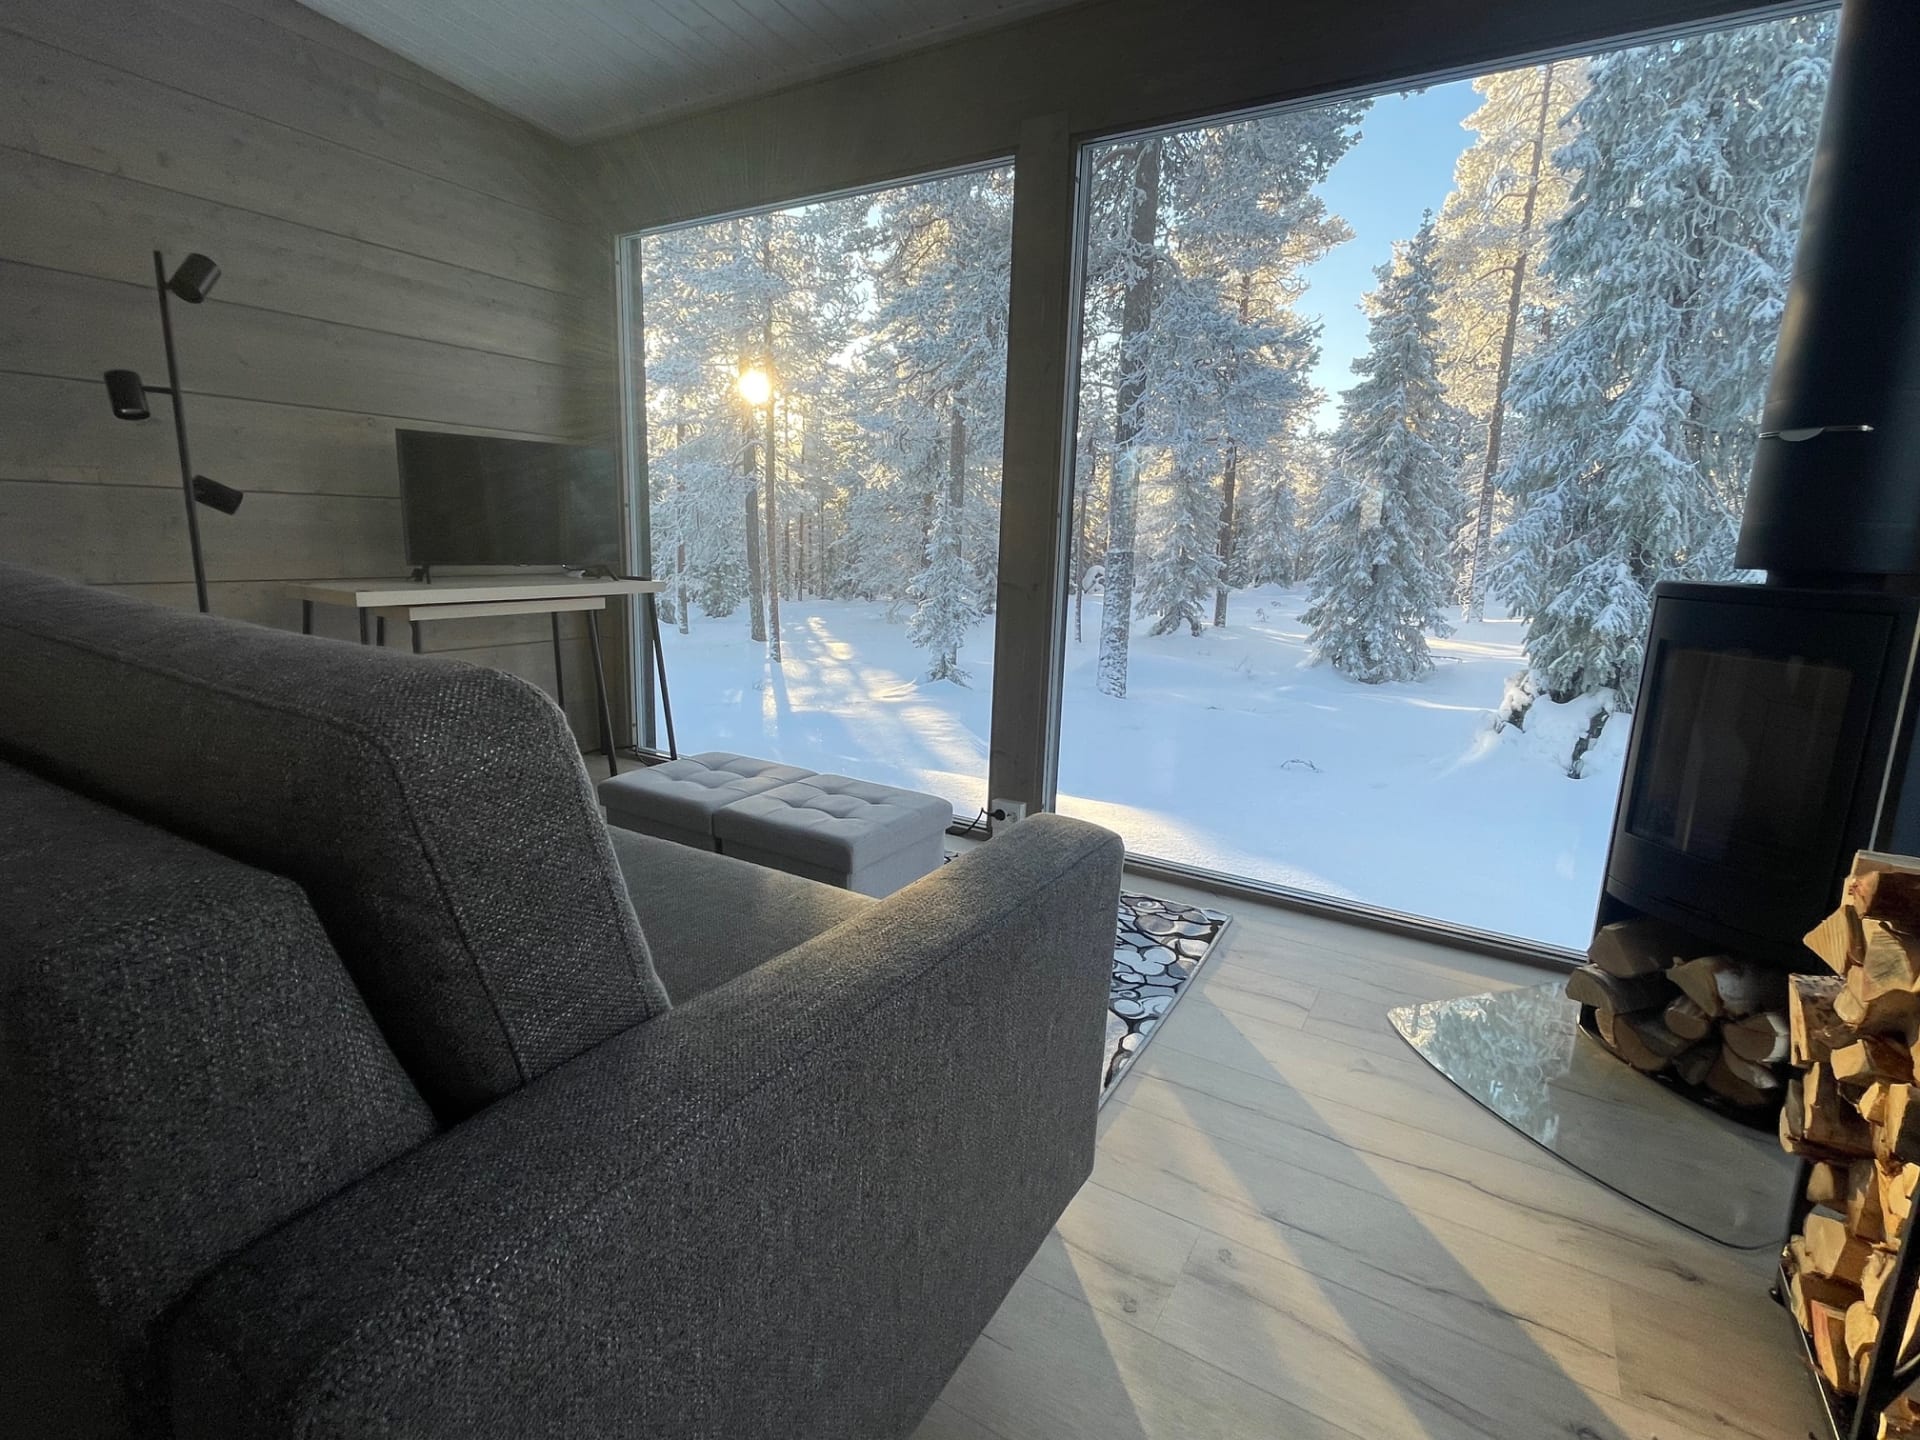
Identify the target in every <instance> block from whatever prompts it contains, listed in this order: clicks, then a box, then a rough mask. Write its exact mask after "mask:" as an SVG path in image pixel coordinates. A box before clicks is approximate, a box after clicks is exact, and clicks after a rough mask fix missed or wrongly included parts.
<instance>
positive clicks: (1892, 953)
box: [1859, 920, 1920, 995]
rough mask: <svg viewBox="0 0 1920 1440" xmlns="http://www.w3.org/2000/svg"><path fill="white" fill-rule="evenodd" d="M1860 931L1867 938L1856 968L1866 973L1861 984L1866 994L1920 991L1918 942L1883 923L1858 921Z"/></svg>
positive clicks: (1878, 921) (1919, 949)
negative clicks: (1865, 947)
mask: <svg viewBox="0 0 1920 1440" xmlns="http://www.w3.org/2000/svg"><path fill="white" fill-rule="evenodd" d="M1860 928H1861V929H1862V930H1863V931H1864V932H1865V934H1866V937H1867V951H1866V954H1865V955H1863V956H1861V958H1860V967H1859V968H1860V969H1861V970H1863V971H1864V972H1866V976H1867V978H1866V980H1865V981H1863V982H1862V983H1863V984H1864V985H1865V987H1866V989H1867V993H1868V994H1869V995H1872V994H1877V993H1879V992H1880V991H1882V990H1913V989H1917V988H1920V939H1916V938H1915V937H1914V936H1911V935H1908V934H1907V933H1906V932H1905V931H1903V930H1896V929H1895V928H1894V927H1893V926H1891V925H1889V924H1888V923H1887V922H1886V921H1884V920H1862V921H1861V922H1860Z"/></svg>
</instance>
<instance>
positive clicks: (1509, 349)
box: [1466, 64, 1554, 620]
mask: <svg viewBox="0 0 1920 1440" xmlns="http://www.w3.org/2000/svg"><path fill="white" fill-rule="evenodd" d="M1553 70H1554V67H1553V65H1551V64H1549V65H1548V66H1547V67H1546V68H1545V70H1544V71H1543V72H1542V73H1541V76H1540V112H1539V115H1538V117H1537V119H1536V120H1535V123H1534V131H1533V155H1532V158H1531V159H1530V160H1529V162H1528V166H1527V197H1526V202H1525V207H1524V208H1523V209H1522V211H1521V214H1520V236H1519V238H1518V239H1517V240H1516V241H1515V242H1514V251H1513V276H1512V279H1511V280H1510V282H1509V283H1508V285H1507V323H1506V328H1505V329H1504V330H1502V331H1501V334H1500V363H1499V366H1498V368H1497V369H1496V370H1495V371H1494V377H1493V414H1492V415H1491V416H1490V417H1489V418H1488V420H1487V463H1486V467H1485V468H1484V469H1483V470H1482V471H1481V472H1480V494H1479V497H1478V499H1477V501H1476V503H1475V510H1474V517H1473V549H1472V551H1471V552H1470V553H1469V555H1468V556H1467V613H1466V618H1467V619H1469V620H1479V619H1482V618H1484V616H1485V615H1486V613H1487V556H1488V552H1489V551H1490V550H1491V549H1492V545H1493V498H1494V482H1495V480H1497V479H1498V478H1499V475H1500V447H1501V443H1502V439H1503V436H1504V432H1505V430H1506V420H1507V387H1508V385H1509V384H1510V383H1511V382H1512V380H1513V351H1514V342H1515V340H1516V338H1517V337H1518V336H1519V333H1520V309H1521V305H1522V303H1523V301H1524V300H1525V297H1526V288H1527V263H1528V261H1529V260H1530V259H1531V258H1532V255H1531V252H1532V249H1533V217H1534V212H1535V210H1536V209H1537V208H1538V206H1539V203H1540V171H1541V168H1542V166H1543V165H1544V163H1545V160H1546V153H1547V121H1548V119H1549V118H1550V116H1551V114H1552V107H1553Z"/></svg>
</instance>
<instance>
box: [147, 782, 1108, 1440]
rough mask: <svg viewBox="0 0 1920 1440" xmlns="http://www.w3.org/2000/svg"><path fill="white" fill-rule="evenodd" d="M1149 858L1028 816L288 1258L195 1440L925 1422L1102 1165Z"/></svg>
mask: <svg viewBox="0 0 1920 1440" xmlns="http://www.w3.org/2000/svg"><path fill="white" fill-rule="evenodd" d="M1120 862H1121V848H1120V842H1119V840H1118V839H1117V838H1116V837H1114V836H1113V835H1111V834H1109V833H1107V832H1105V831H1103V830H1099V829H1096V828H1095V827H1092V826H1088V825H1082V824H1078V823H1076V822H1074V821H1070V820H1063V819H1060V818H1057V817H1053V816H1040V817H1036V818H1034V819H1031V820H1028V821H1025V822H1023V823H1022V824H1020V825H1019V826H1016V827H1015V828H1014V829H1012V830H1010V831H1008V832H1007V833H1006V834H1005V835H1002V836H999V837H996V838H995V839H994V840H993V841H992V842H990V843H989V844H986V845H983V846H981V847H979V848H978V849H977V850H974V851H971V852H969V853H968V854H966V855H964V856H962V857H961V858H960V859H959V860H958V861H956V862H955V863H954V864H952V865H949V866H946V867H944V868H943V869H942V871H941V872H940V873H938V874H935V875H932V876H929V877H928V878H926V879H925V880H922V881H920V882H919V883H918V884H915V885H912V886H909V887H908V888H907V889H905V890H902V891H900V892H899V893H898V894H896V895H894V896H892V897H891V898H889V899H887V900H884V901H881V902H878V903H876V904H873V905H869V906H866V907H864V908H863V909H862V910H861V911H860V912H859V913H858V914H857V915H855V916H854V917H853V918H852V919H849V920H847V921H845V922H844V923H842V924H840V925H838V926H836V927H835V928H834V929H832V930H829V931H827V932H826V933H825V934H823V935H820V936H817V937H816V938H814V939H813V940H810V941H808V942H807V943H806V944H804V945H801V946H799V947H798V948H796V949H794V950H790V951H788V952H787V953H786V954H784V955H781V956H779V957H777V958H776V959H773V960H770V961H768V962H767V963H766V964H764V965H762V966H760V967H759V968H757V969H755V970H753V971H750V972H749V973H747V974H745V975H742V976H740V977H739V978H738V979H736V980H734V981H733V982H732V983H731V984H727V985H722V986H720V987H718V988H717V989H713V990H709V991H707V992H706V993H705V994H702V995H700V996H697V997H696V998H694V999H692V1000H690V1001H688V1002H687V1003H685V1004H683V1005H677V1006H675V1007H674V1009H673V1010H672V1011H671V1012H670V1013H669V1014H667V1015H666V1016H664V1017H663V1018H661V1019H659V1020H656V1021H654V1022H652V1023H651V1024H648V1025H644V1026H641V1027H639V1028H638V1029H635V1030H633V1031H630V1032H629V1033H627V1034H624V1035H621V1036H619V1037H617V1038H615V1039H613V1040H610V1041H608V1042H607V1043H606V1044H604V1045H602V1046H600V1047H599V1048H598V1049H596V1050H594V1051H593V1052H592V1053H590V1054H587V1055H583V1056H581V1057H580V1058H579V1059H577V1060H574V1061H572V1062H570V1063H568V1064H567V1065H564V1066H562V1067H560V1068H559V1069H558V1070H556V1071H554V1072H553V1073H552V1074H549V1075H547V1076H545V1077H543V1078H542V1079H541V1080H540V1081H538V1082H536V1083H535V1084H533V1085H530V1086H528V1087H527V1088H526V1089H525V1090H524V1091H522V1092H521V1093H520V1094H518V1095H515V1096H512V1097H510V1098H508V1099H506V1100H503V1101H501V1102H500V1103H498V1104H496V1105H493V1106H490V1107H489V1108H488V1109H487V1110H485V1111H484V1112H482V1113H481V1114H479V1115H477V1116H475V1117H473V1118H472V1119H470V1120H468V1121H466V1122H465V1123H463V1124H461V1125H459V1126H457V1127H455V1128H454V1129H453V1130H452V1131H450V1132H448V1133H447V1134H445V1135H443V1136H441V1137H439V1138H438V1139H436V1140H435V1141H433V1142H432V1143H431V1144H429V1145H427V1146H424V1147H423V1148H421V1149H420V1150H417V1151H415V1152H414V1153H412V1154H410V1155H408V1156H405V1157H403V1158H402V1159H400V1160H398V1161H396V1162H395V1163H394V1164H392V1165H390V1166H388V1167H386V1168H385V1169H384V1170H381V1171H380V1172H379V1173H377V1174H375V1175H373V1176H371V1177H369V1178H368V1179H367V1180H366V1181H364V1182H363V1183H362V1184H360V1185H358V1186H355V1187H354V1188H353V1189H352V1190H350V1191H348V1192H346V1193H345V1194H343V1195H341V1196H339V1197H337V1198H336V1199H335V1200H332V1201H330V1202H328V1203H327V1204H325V1205H323V1206H321V1207H319V1208H318V1209H317V1210H314V1211H312V1212H310V1213H309V1214H306V1215H303V1216H301V1217H300V1218H299V1219H297V1220H295V1221H294V1222H293V1223H292V1224H290V1225H288V1226H285V1227H284V1228H282V1229H281V1230H279V1231H278V1232H276V1233H275V1234H273V1235H271V1236H268V1237H267V1238H266V1239H264V1240H262V1241H261V1242H260V1243H259V1244H258V1245H255V1246H253V1247H252V1248H251V1249H250V1250H248V1251H247V1253H246V1254H245V1255H243V1256H241V1257H240V1258H239V1259H237V1260H236V1261H234V1262H233V1263H231V1264H229V1265H228V1266H226V1267H224V1268H223V1269H222V1270H221V1271H220V1272H219V1273H218V1274H216V1275H215V1276H213V1277H212V1278H211V1279H210V1280H209V1281H208V1282H207V1283H206V1284H205V1285H203V1286H202V1287H201V1288H200V1289H199V1290H198V1291H197V1292H196V1293H195V1295H194V1296H193V1298H192V1299H191V1300H190V1301H189V1303H188V1304H187V1306H186V1307H185V1309H184V1310H183V1311H182V1313H181V1314H180V1316H179V1318H178V1320H177V1322H176V1324H175V1326H174V1329H173V1332H172V1338H171V1347H170V1364H169V1372H170V1375H171V1379H172V1394H173V1397H174V1404H175V1413H174V1424H175V1428H176V1431H177V1433H178V1435H180V1436H181V1437H183V1440H199V1437H207V1440H212V1437H219V1440H246V1437H266V1436H275V1437H279V1436H285V1435H289V1434H293V1435H305V1436H347V1435H370V1434H381V1435H405V1436H408V1437H412V1440H436V1437H447V1440H452V1437H462V1440H467V1437H480V1440H491V1437H500V1440H506V1437H512V1440H547V1437H552V1440H559V1437H563V1436H564V1437H568V1440H593V1437H602V1436H606V1437H613V1436H636V1435H645V1436H650V1437H670V1440H708V1437H711V1440H776V1437H777V1440H790V1437H795V1436H808V1437H816V1436H832V1437H836V1440H880V1437H898V1436H901V1435H905V1434H907V1433H908V1432H909V1431H910V1430H911V1429H912V1428H913V1426H914V1424H915V1422H916V1421H917V1420H918V1419H919V1418H920V1416H921V1415H922V1414H923V1413H924V1412H925V1410H926V1409H927V1407H928V1406H929V1405H930V1404H931V1403H932V1401H933V1399H934V1397H935V1396H936V1395H937V1394H938V1392H939V1390H940V1387H941V1385H942V1384H943V1383H944V1382H945V1381H946V1379H947V1378H948V1377H949V1375H950V1374H951V1373H952V1371H953V1370H954V1369H955V1367H956V1366H957V1365H958V1364H959V1362H960V1360H961V1358H962V1357H963V1356H964V1355H965V1353H966V1351H967V1348H968V1346H969V1345H970V1344H971V1343H972V1342H973V1340H974V1339H975V1337H976V1336H977V1335H978V1334H979V1333H980V1331H981V1329H982V1328H983V1327H984V1326H985V1324H986V1322H987V1320H988V1319H989V1317H990V1316H991V1315H992V1314H993V1311H994V1309H995V1307H996V1306H997V1305H998V1304H999V1303H1000V1301H1001V1300H1002V1299H1003V1298H1004V1297H1005V1295H1006V1293H1007V1291H1008V1289H1009V1288H1010V1287H1011V1285H1012V1283H1013V1281H1014V1280H1015V1278H1016V1277H1017V1276H1018V1275H1019V1274H1020V1271H1021V1270H1022V1268H1023V1267H1024V1266H1025V1265H1026V1264H1027V1262H1028V1261H1029V1260H1030V1259H1031V1258H1032V1256H1033V1254H1034V1252H1035V1250H1036V1249H1037V1248H1038V1246H1039V1244H1040V1242H1041V1241H1042V1240H1043V1239H1044V1238H1045V1237H1046V1234H1047V1231H1048V1229H1049V1227H1050V1226H1051V1225H1052V1224H1053V1222H1054V1221H1055V1220H1056V1219H1057V1218H1058V1216H1059V1214H1060V1211H1061V1210H1062V1209H1063V1208H1064V1207H1065V1205H1066V1203H1067V1201H1068V1200H1069V1199H1070V1198H1071V1197H1072V1196H1073V1194H1074V1192H1075V1191H1076V1190H1077V1189H1078V1188H1079V1186H1080V1184H1081V1182H1082V1181H1083V1180H1084V1179H1085V1177H1086V1175H1087V1174H1088V1172H1089V1170H1090V1169H1091V1166H1092V1161H1093V1143H1094V1116H1095V1108H1094V1107H1095V1098H1096V1092H1097V1089H1098V1086H1099V1079H1100V1057H1101V1040H1102V1034H1103V1024H1104V1020H1103V1017H1104V1014H1105V1001H1106V994H1107V985H1108V978H1109V972H1110V971H1111V969H1112V949H1113V916H1114V912H1115V908H1116V906H1117V903H1118V895H1119V882H1120Z"/></svg>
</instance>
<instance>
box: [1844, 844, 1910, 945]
mask: <svg viewBox="0 0 1920 1440" xmlns="http://www.w3.org/2000/svg"><path fill="white" fill-rule="evenodd" d="M1845 890H1846V897H1847V899H1848V900H1849V901H1851V902H1852V904H1853V907H1854V909H1856V910H1858V911H1859V912H1860V913H1861V914H1862V915H1863V916H1872V917H1873V918H1874V919H1876V920H1884V921H1886V922H1887V923H1888V924H1889V925H1894V926H1897V927H1898V928H1900V929H1902V930H1916V931H1920V859H1916V858H1915V857H1914V856H1911V855H1889V854H1887V853H1886V852H1885V851H1882V850H1862V851H1860V853H1859V854H1857V855H1855V856H1854V857H1853V869H1852V872H1851V873H1850V874H1849V875H1848V876H1847V883H1846V886H1845Z"/></svg>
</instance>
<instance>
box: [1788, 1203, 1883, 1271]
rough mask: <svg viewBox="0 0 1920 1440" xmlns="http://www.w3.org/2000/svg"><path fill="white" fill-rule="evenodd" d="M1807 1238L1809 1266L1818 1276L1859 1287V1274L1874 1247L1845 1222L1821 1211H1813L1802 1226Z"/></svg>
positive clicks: (1803, 1235) (1803, 1236)
mask: <svg viewBox="0 0 1920 1440" xmlns="http://www.w3.org/2000/svg"><path fill="white" fill-rule="evenodd" d="M1800 1233H1801V1236H1802V1238H1804V1239H1805V1240H1806V1242H1807V1243H1806V1262H1807V1268H1808V1269H1809V1270H1810V1271H1812V1272H1813V1273H1814V1274H1816V1275H1825V1276H1827V1277H1829V1278H1830V1279H1834V1280H1839V1281H1843V1282H1845V1283H1846V1284H1848V1285H1851V1286H1853V1287H1854V1288H1855V1289H1856V1290H1857V1289H1859V1288H1860V1275H1861V1272H1862V1271H1863V1270H1864V1269H1865V1268H1866V1264H1867V1256H1868V1255H1870V1254H1871V1253H1872V1252H1873V1247H1872V1246H1871V1245H1869V1244H1868V1243H1867V1242H1866V1241H1864V1240H1862V1239H1861V1238H1860V1237H1859V1236H1857V1235H1854V1234H1851V1233H1849V1232H1848V1230H1847V1226H1846V1222H1845V1221H1844V1220H1841V1219H1840V1218H1839V1217H1838V1216H1836V1215H1828V1214H1826V1213H1824V1212H1822V1211H1819V1210H1815V1211H1813V1212H1811V1213H1810V1214H1809V1215H1808V1216H1807V1218H1806V1220H1805V1221H1803V1222H1802V1225H1801V1232H1800Z"/></svg>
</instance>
